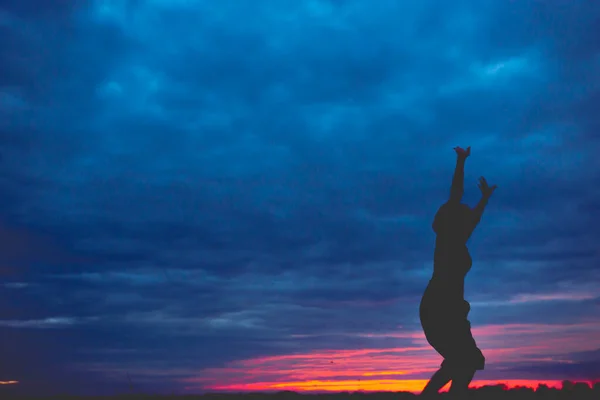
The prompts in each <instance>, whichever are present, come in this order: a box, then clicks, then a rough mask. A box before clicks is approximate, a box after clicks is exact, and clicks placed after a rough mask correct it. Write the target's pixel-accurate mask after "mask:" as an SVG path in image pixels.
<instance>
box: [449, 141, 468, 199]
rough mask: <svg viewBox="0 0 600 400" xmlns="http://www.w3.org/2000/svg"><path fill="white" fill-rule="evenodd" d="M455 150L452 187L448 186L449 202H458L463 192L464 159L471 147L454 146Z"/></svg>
mask: <svg viewBox="0 0 600 400" xmlns="http://www.w3.org/2000/svg"><path fill="white" fill-rule="evenodd" d="M454 151H456V168H454V176H453V177H452V187H451V188H450V200H449V202H450V203H460V200H461V199H462V196H463V193H464V185H465V161H466V160H467V157H468V156H469V155H470V154H471V147H470V146H469V147H467V149H466V150H464V149H462V148H460V147H455V148H454Z"/></svg>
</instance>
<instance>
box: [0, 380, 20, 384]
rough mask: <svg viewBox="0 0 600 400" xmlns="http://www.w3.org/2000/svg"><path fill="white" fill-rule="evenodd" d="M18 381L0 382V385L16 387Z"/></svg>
mask: <svg viewBox="0 0 600 400" xmlns="http://www.w3.org/2000/svg"><path fill="white" fill-rule="evenodd" d="M17 383H19V381H0V385H16V384H17Z"/></svg>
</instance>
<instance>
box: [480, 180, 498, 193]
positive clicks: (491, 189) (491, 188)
mask: <svg viewBox="0 0 600 400" xmlns="http://www.w3.org/2000/svg"><path fill="white" fill-rule="evenodd" d="M477 186H479V190H481V194H482V195H483V197H486V198H489V197H490V196H491V195H492V193H494V190H496V188H497V187H498V185H493V186H489V185H488V183H487V181H486V180H485V178H484V177H483V176H482V177H480V178H479V183H478V184H477Z"/></svg>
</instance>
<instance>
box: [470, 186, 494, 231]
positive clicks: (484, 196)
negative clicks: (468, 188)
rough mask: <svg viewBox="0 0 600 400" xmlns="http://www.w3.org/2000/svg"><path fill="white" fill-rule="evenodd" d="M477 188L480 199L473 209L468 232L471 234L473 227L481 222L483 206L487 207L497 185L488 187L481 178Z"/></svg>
mask: <svg viewBox="0 0 600 400" xmlns="http://www.w3.org/2000/svg"><path fill="white" fill-rule="evenodd" d="M478 186H479V189H480V190H481V199H480V200H479V203H477V205H476V206H475V207H474V208H473V220H472V227H471V230H470V232H473V230H474V229H475V227H476V226H477V225H478V224H479V221H481V217H482V216H483V211H484V210H485V206H486V205H487V203H488V200H489V199H490V197H491V196H492V193H494V190H496V188H497V187H498V185H493V186H491V187H490V186H489V185H488V183H487V181H486V180H485V178H484V177H483V176H482V177H480V178H479V183H478Z"/></svg>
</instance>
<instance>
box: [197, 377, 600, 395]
mask: <svg viewBox="0 0 600 400" xmlns="http://www.w3.org/2000/svg"><path fill="white" fill-rule="evenodd" d="M586 382H587V381H586ZM426 383H427V379H413V380H392V379H389V380H388V379H380V380H339V381H333V380H331V381H323V380H311V381H295V382H260V383H247V384H232V385H223V386H219V385H216V386H212V387H210V388H209V389H210V390H214V391H224V392H252V391H259V392H260V391H264V392H268V391H284V390H289V391H294V392H357V391H362V392H412V393H418V392H420V391H421V390H423V388H424V387H425V384H426ZM587 383H588V384H590V385H593V382H587ZM496 385H503V386H506V388H507V389H514V388H516V387H529V388H532V389H536V388H537V387H538V386H539V385H546V386H548V387H550V388H556V389H560V388H561V387H562V380H523V379H514V380H511V379H508V380H477V381H473V382H472V383H471V385H470V386H469V387H470V388H472V389H474V388H479V387H482V386H496ZM449 387H450V384H448V385H446V386H445V387H444V388H443V389H442V392H444V391H447V390H448V388H449ZM187 389H188V390H189V389H193V387H187Z"/></svg>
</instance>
